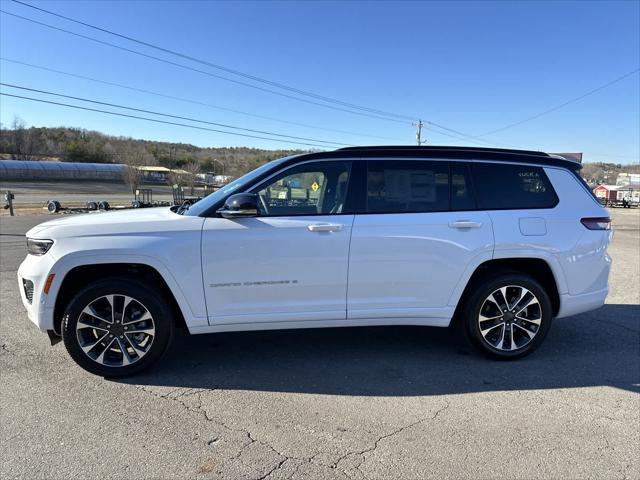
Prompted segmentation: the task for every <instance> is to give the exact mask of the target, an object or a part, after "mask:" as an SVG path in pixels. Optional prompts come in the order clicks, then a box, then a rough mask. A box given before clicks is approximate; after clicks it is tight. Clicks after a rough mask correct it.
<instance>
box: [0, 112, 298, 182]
mask: <svg viewBox="0 0 640 480" xmlns="http://www.w3.org/2000/svg"><path fill="white" fill-rule="evenodd" d="M294 153H303V151H302V150H263V149H258V148H247V147H233V148H201V147H196V146H194V145H190V144H184V143H169V142H156V141H149V140H138V139H133V138H128V137H113V136H109V135H104V134H102V133H100V132H94V131H89V130H83V129H79V128H69V127H58V128H44V127H43V128H38V127H31V128H26V127H25V125H24V123H23V122H21V121H20V120H19V119H16V120H14V122H13V123H12V125H11V127H10V128H5V126H2V128H1V129H0V158H3V159H8V158H14V159H17V160H59V161H66V162H85V163H123V164H126V165H130V166H143V165H159V166H163V167H167V168H171V169H174V168H180V169H183V170H187V171H189V172H191V173H197V172H215V173H218V174H222V173H224V174H225V175H231V176H234V177H235V176H238V175H241V174H243V173H245V172H247V171H249V170H252V169H254V168H256V167H257V166H259V165H262V164H263V163H265V162H267V161H269V160H273V159H275V158H280V157H284V156H286V155H291V154H294Z"/></svg>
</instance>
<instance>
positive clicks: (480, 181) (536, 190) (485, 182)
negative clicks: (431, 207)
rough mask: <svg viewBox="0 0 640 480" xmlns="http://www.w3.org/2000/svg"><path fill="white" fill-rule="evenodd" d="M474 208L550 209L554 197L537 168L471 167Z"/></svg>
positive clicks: (484, 165)
mask: <svg viewBox="0 0 640 480" xmlns="http://www.w3.org/2000/svg"><path fill="white" fill-rule="evenodd" d="M471 172H472V175H473V185H474V187H475V190H476V195H477V197H478V207H479V208H481V209H483V210H509V209H530V208H553V207H554V206H555V205H556V204H557V203H558V197H557V196H556V193H555V191H554V190H553V186H552V185H551V182H550V181H549V179H548V178H547V175H546V174H545V173H544V170H543V169H542V168H541V167H532V166H527V165H505V164H500V163H472V164H471Z"/></svg>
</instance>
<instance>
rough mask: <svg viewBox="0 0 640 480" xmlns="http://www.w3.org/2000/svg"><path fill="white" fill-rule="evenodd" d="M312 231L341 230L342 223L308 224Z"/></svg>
mask: <svg viewBox="0 0 640 480" xmlns="http://www.w3.org/2000/svg"><path fill="white" fill-rule="evenodd" d="M307 228H308V229H309V231H310V232H339V231H340V230H342V225H339V224H337V223H314V224H312V225H309V226H307Z"/></svg>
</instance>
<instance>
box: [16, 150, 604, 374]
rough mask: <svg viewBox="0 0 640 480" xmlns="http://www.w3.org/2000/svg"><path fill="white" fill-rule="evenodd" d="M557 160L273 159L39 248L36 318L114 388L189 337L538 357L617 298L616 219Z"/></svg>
mask: <svg viewBox="0 0 640 480" xmlns="http://www.w3.org/2000/svg"><path fill="white" fill-rule="evenodd" d="M579 170H580V164H578V163H575V162H573V161H570V160H567V159H564V158H562V157H558V156H553V155H548V154H546V153H541V152H530V151H521V150H497V149H478V148H462V147H358V148H347V149H342V150H337V151H334V152H322V153H311V154H306V155H298V156H292V157H286V158H282V159H280V160H275V161H273V162H270V163H268V164H266V165H263V166H262V167H260V168H258V169H256V170H254V171H252V172H250V173H248V174H247V175H245V176H243V177H241V178H239V179H238V180H236V181H234V182H233V183H231V184H229V185H227V186H226V187H224V188H222V189H220V190H218V191H217V192H215V193H213V194H211V195H209V196H208V197H206V198H205V199H203V200H201V201H199V202H197V203H195V204H194V205H192V206H191V207H190V208H187V207H181V208H178V209H176V208H173V209H170V208H150V209H137V210H130V211H121V212H113V213H100V214H98V213H96V214H91V215H76V216H71V217H65V218H59V219H56V220H53V221H50V222H46V223H43V224H41V225H38V226H37V227H35V228H33V229H31V230H30V231H29V232H27V245H28V251H29V254H28V256H27V258H26V259H25V261H24V262H23V263H22V265H21V266H20V269H19V271H18V277H19V284H20V292H21V295H22V300H23V302H24V305H25V307H26V308H27V311H28V314H29V318H30V319H31V320H32V321H33V322H34V323H35V324H36V325H37V326H38V327H39V328H40V329H41V330H42V331H47V332H48V333H49V335H50V337H51V338H52V343H54V342H55V339H56V338H57V337H58V336H61V337H62V339H63V341H64V344H65V346H66V348H67V350H68V352H69V354H70V355H71V357H72V358H73V359H74V360H75V361H76V362H77V363H78V364H79V365H80V366H81V367H83V368H85V369H86V370H89V371H90V372H93V373H96V374H100V375H104V376H121V375H129V374H132V373H135V372H138V371H140V370H142V369H143V368H145V367H147V366H149V365H150V364H151V363H153V362H155V361H156V360H158V358H160V356H161V355H162V354H163V353H164V351H165V350H166V349H167V347H168V346H169V343H170V341H171V338H172V334H173V330H174V328H175V327H176V326H177V325H186V328H187V329H188V330H189V332H190V333H192V334H196V333H210V332H222V331H239V330H267V329H283V328H309V327H339V326H357V325H429V326H439V327H447V326H449V325H450V324H452V325H455V326H456V327H457V328H459V329H460V331H462V332H464V334H465V336H466V337H467V338H468V339H469V340H471V341H472V342H473V343H474V344H475V345H476V346H477V347H478V348H479V349H480V350H482V351H483V352H485V353H488V354H490V355H491V356H494V357H497V358H516V357H522V356H524V355H526V354H528V353H529V352H531V351H533V350H534V349H535V348H536V347H538V346H539V345H540V343H541V342H542V341H543V339H544V337H545V335H546V334H547V332H548V330H549V327H550V326H551V321H552V319H553V318H554V317H556V318H559V317H566V316H569V315H574V314H576V313H580V312H584V311H587V310H592V309H595V308H598V307H599V306H601V305H602V304H603V303H604V300H605V297H606V296H607V291H608V285H607V281H608V275H609V268H610V265H611V259H610V257H609V256H608V255H607V252H606V250H607V246H608V244H609V241H610V238H611V233H612V232H611V231H610V220H609V218H608V214H607V211H606V210H605V209H604V208H603V207H602V206H601V205H600V203H598V201H597V200H596V199H595V197H594V196H593V195H592V194H591V191H590V190H589V189H588V188H587V187H586V186H585V185H584V184H583V183H582V180H581V178H580V176H579Z"/></svg>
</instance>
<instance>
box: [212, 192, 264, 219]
mask: <svg viewBox="0 0 640 480" xmlns="http://www.w3.org/2000/svg"><path fill="white" fill-rule="evenodd" d="M218 214H219V215H220V216H222V217H224V218H243V217H257V216H258V196H257V195H256V194H255V193H236V194H235V195H231V196H230V197H229V198H227V201H226V202H224V206H223V207H222V208H221V209H220V210H218Z"/></svg>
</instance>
